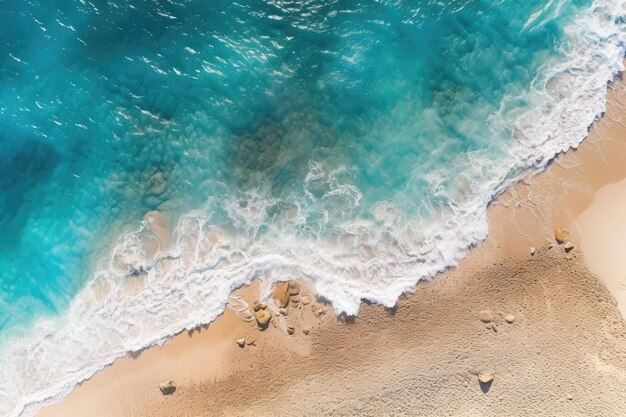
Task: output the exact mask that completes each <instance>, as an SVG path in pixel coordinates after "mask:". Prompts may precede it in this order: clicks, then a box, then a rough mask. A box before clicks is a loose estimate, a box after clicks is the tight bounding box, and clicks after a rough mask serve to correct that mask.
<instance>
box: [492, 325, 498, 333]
mask: <svg viewBox="0 0 626 417" xmlns="http://www.w3.org/2000/svg"><path fill="white" fill-rule="evenodd" d="M491 330H493V331H494V332H495V333H498V326H496V324H495V323H491Z"/></svg>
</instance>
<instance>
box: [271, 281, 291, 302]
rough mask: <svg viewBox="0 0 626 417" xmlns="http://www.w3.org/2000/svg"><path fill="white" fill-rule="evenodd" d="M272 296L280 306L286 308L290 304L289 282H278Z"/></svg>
mask: <svg viewBox="0 0 626 417" xmlns="http://www.w3.org/2000/svg"><path fill="white" fill-rule="evenodd" d="M272 298H273V299H274V302H275V303H276V305H277V306H278V307H279V308H285V307H287V306H288V305H289V283H288V282H277V283H276V286H275V287H274V292H273V293H272Z"/></svg>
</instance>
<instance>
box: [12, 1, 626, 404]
mask: <svg viewBox="0 0 626 417" xmlns="http://www.w3.org/2000/svg"><path fill="white" fill-rule="evenodd" d="M624 10H626V7H624V3H623V2H621V1H619V0H607V1H598V2H595V3H594V4H593V6H592V2H591V1H590V0H581V1H562V0H561V1H556V0H554V1H545V0H532V1H513V0H501V1H493V0H489V1H487V0H484V1H469V0H467V1H461V2H460V1H455V2H432V1H431V2H428V1H378V2H366V4H359V3H356V2H352V1H315V0H309V1H295V0H294V1H265V2H261V1H255V2H247V3H246V4H238V3H232V2H227V1H219V0H218V1H212V2H210V3H207V2H203V1H199V0H197V1H185V2H173V1H159V0H143V1H140V0H130V1H126V2H119V3H118V2H114V1H110V0H108V1H93V2H88V1H83V0H81V1H69V0H65V1H46V2H44V1H41V2H36V1H29V2H24V1H19V2H18V1H7V0H4V1H2V0H0V35H1V39H2V51H3V54H1V55H0V63H1V68H2V70H1V71H2V72H1V74H2V75H1V78H0V82H1V88H0V123H1V126H2V127H3V129H2V130H1V131H0V158H1V159H0V160H1V162H2V163H1V165H0V230H2V233H1V234H0V312H1V313H2V314H0V347H1V349H0V361H3V362H2V364H3V365H2V366H0V376H1V377H0V380H4V381H8V380H9V379H8V378H4V376H6V375H9V374H10V375H17V377H13V378H12V380H13V381H12V383H11V384H10V385H9V384H7V385H3V384H4V383H0V414H2V415H4V414H7V415H11V416H13V415H18V414H19V413H20V412H21V411H22V410H23V409H25V410H26V411H25V415H26V414H29V413H33V412H34V410H36V409H37V408H38V407H39V406H40V405H41V404H42V403H43V402H45V401H48V400H49V399H53V398H55V397H57V396H58V395H62V394H63V393H64V392H67V390H68V389H70V388H71V387H72V386H73V385H74V384H75V383H76V382H77V381H79V380H81V379H84V378H85V377H87V376H88V375H90V374H91V373H93V372H94V371H95V370H97V369H98V368H99V367H102V366H103V365H105V364H106V363H110V362H111V361H112V360H113V359H114V358H115V357H118V356H120V355H123V354H124V353H125V352H127V351H129V350H134V349H139V348H141V347H143V346H146V345H148V344H151V343H157V342H159V341H161V340H163V338H164V337H167V336H168V335H171V334H173V333H175V332H177V331H179V330H181V329H183V328H185V327H187V328H190V327H193V326H195V325H197V324H198V323H204V322H208V321H210V320H212V319H213V318H214V317H215V316H216V315H217V314H219V312H220V311H221V310H222V309H223V307H224V303H225V302H226V300H227V297H228V294H229V293H230V291H232V289H233V288H235V287H236V286H238V285H241V284H242V283H245V282H247V281H249V280H250V279H251V278H252V277H254V276H267V278H268V279H269V280H271V279H279V278H281V277H282V278H285V277H293V276H306V277H308V278H309V279H311V280H313V281H314V283H315V285H316V288H317V290H318V292H319V293H320V294H322V295H324V296H325V297H326V298H328V299H329V300H330V301H331V302H333V305H334V307H335V309H336V310H337V311H345V312H347V313H349V314H354V313H356V312H357V311H358V306H359V303H360V300H361V299H362V298H367V299H370V300H373V301H376V302H380V303H383V304H385V305H392V304H393V303H395V300H396V298H397V296H398V295H399V294H400V293H401V292H402V291H404V290H407V289H410V288H411V287H412V286H413V285H415V283H416V282H417V281H418V280H419V279H423V278H429V277H432V276H433V275H434V274H436V273H437V272H438V271H441V270H442V269H444V268H446V267H448V266H450V265H452V264H453V263H454V262H455V260H456V259H458V258H459V257H460V256H462V255H463V254H464V253H465V251H466V250H467V248H468V247H469V246H470V245H472V244H475V243H477V242H478V241H480V240H481V239H483V238H484V237H485V236H486V233H487V230H486V222H485V209H486V206H487V204H488V203H489V201H491V199H492V198H493V197H494V196H495V195H496V194H497V193H498V192H500V191H501V190H502V189H503V188H504V187H505V186H506V185H507V184H509V183H510V181H512V180H515V179H516V178H519V176H520V175H522V174H523V173H524V172H527V171H528V170H531V169H537V168H541V167H543V166H545V164H546V163H547V161H548V160H549V159H550V158H552V157H553V156H554V154H555V153H557V152H559V151H562V150H565V149H568V148H569V147H571V146H576V145H577V144H578V143H579V142H580V140H582V139H583V138H584V136H585V134H586V129H587V127H588V125H589V124H590V123H591V122H592V121H593V120H594V118H595V117H596V116H597V115H598V114H599V113H600V112H601V111H602V110H603V109H604V100H605V89H606V82H607V81H608V80H610V79H611V78H612V77H613V76H614V75H615V73H616V72H617V71H619V70H621V69H623V67H622V59H623V57H624V48H625V46H624V44H625V42H626V29H625V26H626V24H625V22H626V17H624ZM620 13H621V14H620ZM154 210H157V211H159V212H160V213H163V214H164V215H165V216H166V217H167V218H168V219H169V225H170V227H171V229H172V230H173V232H174V233H173V236H172V239H173V243H172V244H171V245H170V244H168V242H169V240H170V237H169V236H165V237H164V235H167V234H168V233H167V232H163V231H160V228H159V224H160V223H163V221H161V218H160V217H158V216H157V217H156V220H154V222H142V218H143V217H144V215H145V214H146V213H147V212H149V211H154ZM153 219H155V218H153ZM147 242H148V243H147ZM150 245H152V246H150ZM155 247H156V248H157V249H158V250H157V252H156V254H155V253H152V252H153V249H150V248H155ZM67 351H70V352H72V353H71V354H68V355H65V356H64V357H62V358H59V354H58V353H59V352H67ZM25 355H26V356H25ZM17 358H19V359H17ZM22 358H26V359H22ZM16 380H17V381H18V382H17V383H16ZM20 381H22V382H21V383H20ZM27 381H28V384H27V383H26V382H27ZM3 407H4V408H3Z"/></svg>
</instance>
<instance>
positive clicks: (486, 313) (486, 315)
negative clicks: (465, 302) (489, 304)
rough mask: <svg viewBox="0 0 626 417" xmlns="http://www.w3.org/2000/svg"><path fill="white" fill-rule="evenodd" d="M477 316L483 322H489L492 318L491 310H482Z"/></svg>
mask: <svg viewBox="0 0 626 417" xmlns="http://www.w3.org/2000/svg"><path fill="white" fill-rule="evenodd" d="M478 318H479V319H480V321H482V322H483V323H490V322H491V321H492V320H493V313H492V312H491V310H483V311H481V312H480V313H479V314H478Z"/></svg>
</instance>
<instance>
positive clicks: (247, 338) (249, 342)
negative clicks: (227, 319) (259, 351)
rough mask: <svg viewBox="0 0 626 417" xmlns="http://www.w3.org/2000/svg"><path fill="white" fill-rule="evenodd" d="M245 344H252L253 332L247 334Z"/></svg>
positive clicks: (254, 337) (253, 339)
mask: <svg viewBox="0 0 626 417" xmlns="http://www.w3.org/2000/svg"><path fill="white" fill-rule="evenodd" d="M245 342H246V345H248V346H250V345H254V344H255V343H256V336H255V335H253V334H249V335H248V336H246V339H245Z"/></svg>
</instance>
